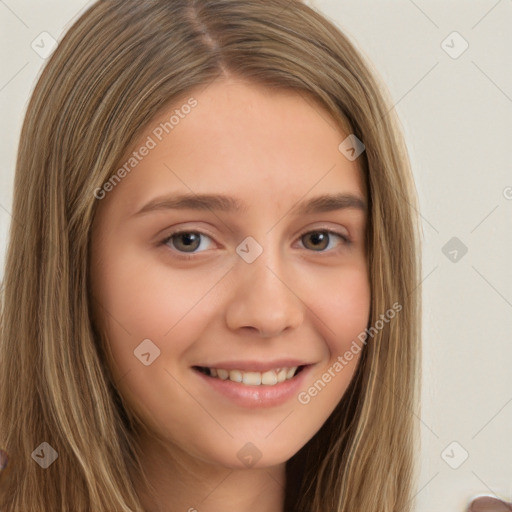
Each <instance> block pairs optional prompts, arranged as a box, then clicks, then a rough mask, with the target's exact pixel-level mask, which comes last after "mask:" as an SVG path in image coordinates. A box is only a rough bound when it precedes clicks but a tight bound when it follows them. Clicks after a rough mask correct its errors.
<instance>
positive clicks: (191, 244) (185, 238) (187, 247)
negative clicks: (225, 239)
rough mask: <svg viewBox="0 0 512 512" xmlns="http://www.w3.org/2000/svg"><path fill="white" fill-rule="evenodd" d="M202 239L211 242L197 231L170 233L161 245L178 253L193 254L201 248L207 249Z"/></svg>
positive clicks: (206, 236)
mask: <svg viewBox="0 0 512 512" xmlns="http://www.w3.org/2000/svg"><path fill="white" fill-rule="evenodd" d="M202 238H203V239H204V238H206V239H208V240H210V241H211V238H210V237H209V236H208V235H206V234H204V233H200V232H198V231H178V232H176V233H172V234H171V235H170V236H168V237H167V238H165V240H163V242H162V244H165V245H167V246H169V247H171V248H173V249H176V250H177V251H178V252H184V253H190V254H194V253H196V252H202V251H198V250H197V249H199V248H202V249H203V250H204V249H207V248H208V244H206V247H205V243H203V242H204V240H202Z"/></svg>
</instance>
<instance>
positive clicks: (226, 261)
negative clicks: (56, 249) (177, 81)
mask: <svg viewBox="0 0 512 512" xmlns="http://www.w3.org/2000/svg"><path fill="white" fill-rule="evenodd" d="M185 105H189V108H187V107H185ZM176 110H178V112H175V111H176ZM173 114H174V118H173V119H172V118H171V116H172V115H173ZM166 122H167V123H168V124H167V125H165V123H166ZM169 123H172V125H171V124H169ZM170 126H172V128H170ZM164 127H166V128H167V131H166V129H165V128H164ZM167 132H168V133H167ZM347 135H348V134H345V133H342V132H341V131H340V129H339V128H337V127H336V125H335V124H334V122H333V121H332V120H331V118H330V117H329V116H328V114H327V112H325V111H324V110H323V109H322V108H321V107H320V106H319V105H317V104H316V103H315V102H313V101H312V100H309V99H306V98H305V97H304V96H303V95H299V94H297V93H294V92H284V91H270V90H269V89H266V88H263V87H261V86H258V85H253V84H249V83H247V82H242V81H237V80H234V79H230V80H222V81H217V82H214V83H213V84H210V85H209V86H208V87H207V88H206V89H204V90H201V91H198V92H197V93H196V94H190V96H187V97H186V98H185V99H184V100H183V102H182V103H180V104H179V105H173V107H172V108H170V109H168V110H167V111H166V112H164V113H162V114H161V115H159V116H158V118H155V119H154V121H153V122H152V123H150V125H149V127H148V129H147V132H146V133H145V134H144V135H143V136H142V137H141V138H140V140H139V141H138V143H137V144H136V145H135V150H136V151H137V155H138V156H137V157H135V158H137V160H136V161H135V160H132V161H131V164H135V163H136V165H133V166H132V165H131V164H130V163H128V164H127V166H126V167H125V170H126V169H130V170H129V171H127V172H126V173H122V172H121V173H120V174H121V176H122V175H123V174H125V176H123V179H121V180H120V182H118V183H117V184H116V185H115V186H107V187H105V188H104V189H102V191H101V192H100V191H98V192H97V197H99V198H101V199H98V201H99V204H98V210H97V214H96V217H95V221H94V225H93V232H92V242H91V243H92V251H91V276H92V277H91V291H92V295H93V297H94V301H93V302H94V304H95V305H96V306H97V318H98V320H97V321H98V323H99V324H100V326H101V328H102V330H103V331H104V332H105V333H106V336H107V339H108V345H109V349H110V351H111V354H112V360H111V361H110V362H109V365H110V369H111V372H112V374H113V380H114V382H116V385H117V388H118V390H119V392H120V394H121V395H122V397H123V399H124V401H125V402H126V403H127V404H129V407H130V408H132V410H133V411H136V413H137V415H138V416H139V417H140V418H142V419H143V421H144V424H145V425H146V426H147V427H148V428H149V430H150V431H151V432H152V433H153V435H154V436H155V438H158V439H159V440H160V441H161V442H164V443H165V444H166V445H167V446H168V447H169V449H171V450H172V449H175V450H180V451H182V452H183V453H186V454H187V455H188V456H190V457H192V458H194V459H197V460H201V461H205V462H208V463H211V464H215V465H222V466H224V467H231V468H243V467H247V466H248V465H251V467H263V466H270V465H276V464H280V463H283V462H285V461H286V460H288V459H289V458H290V457H292V456H293V455H294V454H295V453H296V452H297V451H298V450H299V449H300V448H301V447H302V446H304V445H305V444H306V443H307V441H308V440H309V439H311V437H312V436H313V435H314V434H315V433H316V432H317V431H318V430H319V429H320V427H321V426H322V424H323V423H324V422H325V421H326V419H327V418H328V417H329V415H330V414H331V412H332V411H333V410H334V408H335V407H336V405H337V404H338V403H339V401H340V399H341V398H342V396H343V394H344V392H345V390H346V388H347V387H348V385H349V383H350V380H351V378H352V376H353V375H354V372H355V369H356V366H357V362H358V360H359V357H360V354H359V353H355V351H353V353H352V358H351V359H350V360H348V358H346V357H344V355H345V354H346V353H347V351H350V348H351V346H353V341H354V340H357V336H358V335H359V334H360V333H361V332H362V331H364V330H365V329H366V327H367V323H368V318H369V309H370V289H369V279H368V267H367V258H366V248H365V231H366V214H365V209H364V205H365V204H366V202H367V198H366V191H365V190H364V185H363V180H362V179H361V175H360V169H359V168H358V164H357V160H355V161H351V160H349V159H347V158H346V157H345V156H344V155H343V154H342V153H341V152H340V151H339V149H338V147H339V145H340V143H341V142H342V141H343V140H344V139H345V138H346V137H347ZM142 147H146V148H147V149H146V150H144V149H141V148H142ZM130 155H131V153H130ZM130 155H128V157H127V159H126V161H123V162H121V163H120V166H119V167H120V168H121V167H122V166H123V165H125V163H127V162H128V159H129V157H130ZM107 190H108V191H107ZM185 196H187V197H185ZM217 196H221V197H220V198H219V197H217ZM320 196H329V197H324V198H323V199H322V200H321V199H319V197H320ZM341 358H342V359H343V361H344V363H343V364H342V363H341V362H340V359H341ZM340 366H341V369H340ZM295 367H297V368H298V372H296V373H295V374H294V371H293V368H295ZM199 368H203V370H200V369H199ZM211 368H214V369H216V370H214V371H210V370H209V369H211ZM244 370H245V371H244ZM273 370H275V371H273ZM207 374H208V375H207ZM215 375H216V376H215ZM292 375H294V376H293V377H292ZM226 376H228V377H227V378H226ZM288 377H290V378H288ZM283 378H284V379H286V380H284V381H282V379H283ZM240 379H242V382H237V380H240ZM261 379H263V383H261V384H259V385H258V382H260V381H261ZM173 447H174V448H173Z"/></svg>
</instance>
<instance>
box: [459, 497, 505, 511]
mask: <svg viewBox="0 0 512 512" xmlns="http://www.w3.org/2000/svg"><path fill="white" fill-rule="evenodd" d="M467 512H512V503H505V502H504V501H501V500H499V499H498V498H493V497H491V496H480V497H478V498H475V499H474V500H473V501H472V502H471V503H470V504H469V507H468V510H467Z"/></svg>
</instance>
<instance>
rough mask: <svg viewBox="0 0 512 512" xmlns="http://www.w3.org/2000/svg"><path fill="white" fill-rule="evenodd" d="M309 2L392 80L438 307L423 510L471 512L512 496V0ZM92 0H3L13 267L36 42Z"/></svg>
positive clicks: (429, 374) (5, 176) (432, 324)
mask: <svg viewBox="0 0 512 512" xmlns="http://www.w3.org/2000/svg"><path fill="white" fill-rule="evenodd" d="M309 3H310V4H311V5H314V6H316V7H317V8H318V9H319V10H321V11H322V12H324V13H325V14H326V15H328V16H329V17H330V18H331V19H332V20H333V21H334V22H335V23H336V24H337V25H338V26H340V28H342V29H343V30H344V31H345V32H346V33H347V34H348V35H349V36H350V37H351V38H352V39H353V40H354V41H355V43H356V45H357V46H358V47H359V48H360V50H361V51H362V52H363V53H364V54H365V55H366V56H367V57H368V58H369V59H371V60H372V61H373V63H374V64H375V66H376V68H377V69H378V71H379V73H380V74H381V75H382V77H383V79H384V80H385V82H386V83H387V84H388V86H389V88H390V91H391V95H392V98H393V100H394V103H395V107H396V110H397V112H398V114H399V116H400V118H401V121H402V124H403V128H404V131H405V135H406V138H407V143H408V147H409V151H410V155H411V159H412V163H413V168H414V174H415V177H416V183H417V187H418V192H419V196H420V202H421V208H420V209H421V216H422V224H423V237H424V265H423V286H424V304H425V308H424V313H425V315H424V324H425V325H424V381H423V389H424V391H423V409H422V412H421V415H419V414H417V413H415V412H414V411H411V414H415V415H416V417H417V421H419V422H420V425H421V432H422V452H421V475H420V481H419V484H418V488H417V496H416V511H417V512H432V511H436V512H437V511H453V512H458V511H460V512H462V511H463V510H464V508H465V506H466V504H467V502H468V501H469V499H470V498H471V497H473V496H475V495H478V494H490V495H496V496H498V497H501V498H503V499H507V500H509V501H512V428H511V427H512V372H511V371H510V367H511V361H512V264H511V261H512V258H511V255H512V158H511V153H510V147H511V133H512V130H511V128H512V66H511V55H512V31H511V27H512V0H499V1H497V0H478V1H477V0H475V1H472V2H468V1H463V0H459V1H455V0H447V1H446V0H445V1H440V0H439V1H433V0H432V1H430V0H423V1H422V0H416V1H413V0H395V1H391V0H388V1H382V0H379V1H377V0H372V1H369V0H366V1H356V0H350V1H347V0H316V1H311V2H309ZM86 5H87V2H85V1H82V0H59V1H57V0H51V1H50V0H46V1H44V2H43V1H40V2H36V1H35V0H31V1H29V0H0V25H1V40H0V41H1V45H0V52H1V59H2V66H1V71H0V106H1V112H2V123H1V130H2V132H1V137H0V158H1V174H0V265H1V266H2V267H3V263H4V256H5V249H6V240H7V234H8V228H9V223H10V220H11V217H10V211H11V204H12V184H13V178H14V163H15V154H16V147H17V142H18V137H19V132H20V127H21V122H22V118H23V114H24V110H25V108H26V104H27V101H28V98H29V96H30V93H31V90H32V88H33V86H34V84H35V81H36V78H37V76H38V74H39V73H40V71H41V67H42V65H43V64H44V58H42V57H41V56H40V55H38V54H37V53H36V51H34V50H33V49H32V47H31V44H32V42H33V41H34V40H36V42H37V41H38V40H39V41H40V39H37V38H38V36H39V35H40V34H41V33H42V32H47V33H49V34H50V35H51V36H53V37H54V38H55V39H57V40H59V38H60V37H61V36H62V33H63V31H64V30H65V29H66V28H67V27H69V26H70V24H71V23H72V21H73V20H74V19H76V17H77V16H78V15H79V13H80V12H81V11H82V10H83V9H84V7H85V6H86ZM454 31H456V32H458V33H459V35H457V34H453V32H454ZM42 37H45V38H48V36H42ZM443 41H444V43H443ZM466 44H467V45H468V47H467V49H466V50H465V51H464V52H463V53H461V52H462V50H463V49H464V48H465V46H466ZM450 54H451V56H450ZM459 54H460V55H459ZM453 237H456V238H457V240H455V241H453V240H452V242H451V243H450V244H449V245H448V246H446V244H447V243H448V242H449V241H450V240H451V239H452V238H453ZM451 244H455V245H451ZM462 244H463V245H464V246H465V247H466V248H467V253H466V254H464V255H463V245H462ZM443 248H444V250H443ZM454 251H456V252H454ZM454 259H455V261H452V260H454ZM0 275H3V273H1V274H0ZM466 455H467V457H468V458H467V459H466V460H465V461H464V462H463V459H464V457H465V456H466Z"/></svg>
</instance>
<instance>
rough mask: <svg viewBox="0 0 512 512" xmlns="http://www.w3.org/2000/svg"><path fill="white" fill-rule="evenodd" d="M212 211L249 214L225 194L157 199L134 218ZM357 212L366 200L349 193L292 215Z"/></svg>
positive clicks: (304, 204) (319, 199)
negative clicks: (175, 212)
mask: <svg viewBox="0 0 512 512" xmlns="http://www.w3.org/2000/svg"><path fill="white" fill-rule="evenodd" d="M186 209H189V210H211V211H220V212H226V213H244V212H247V206H246V205H245V204H243V203H241V202H240V201H238V200H237V199H235V198H233V197H230V196H225V195H222V194H181V195H174V196H166V197H157V198H155V199H153V200H151V201H149V202H148V203H146V204H145V205H144V206H143V207H142V208H141V209H140V210H138V211H137V212H136V213H134V214H133V216H138V215H143V214H146V213H150V212H158V211H162V210H163V211H165V210H186ZM345 209H355V210H360V211H362V212H365V213H366V210H367V204H366V201H365V200H364V199H363V198H362V197H360V196H357V195H354V194H348V193H339V194H323V195H320V196H316V197H313V198H312V199H309V200H305V201H301V202H299V203H298V204H296V205H295V206H294V207H293V208H292V209H291V210H290V211H289V213H291V214H294V215H299V214H303V215H308V214H313V213H324V212H330V211H335V210H345Z"/></svg>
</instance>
